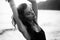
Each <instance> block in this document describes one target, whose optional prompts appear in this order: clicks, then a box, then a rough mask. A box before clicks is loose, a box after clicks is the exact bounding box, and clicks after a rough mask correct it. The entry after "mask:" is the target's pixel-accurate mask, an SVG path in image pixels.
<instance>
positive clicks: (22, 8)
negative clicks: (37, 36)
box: [13, 3, 37, 26]
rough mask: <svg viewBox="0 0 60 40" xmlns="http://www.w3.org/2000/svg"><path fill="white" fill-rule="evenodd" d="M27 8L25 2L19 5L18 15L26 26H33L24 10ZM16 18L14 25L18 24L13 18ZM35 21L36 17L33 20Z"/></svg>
mask: <svg viewBox="0 0 60 40" xmlns="http://www.w3.org/2000/svg"><path fill="white" fill-rule="evenodd" d="M26 8H27V4H26V3H23V4H21V5H19V7H18V8H17V11H18V17H19V19H20V20H21V21H22V23H23V24H24V25H25V26H31V25H30V23H29V22H28V20H29V19H28V18H26V17H25V15H24V10H25V9H26ZM13 20H14V26H15V25H16V21H15V19H14V18H13ZM33 21H34V23H36V21H35V19H34V20H33ZM36 24H37V23H36Z"/></svg>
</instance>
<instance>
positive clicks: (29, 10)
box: [24, 7, 35, 20]
mask: <svg viewBox="0 0 60 40" xmlns="http://www.w3.org/2000/svg"><path fill="white" fill-rule="evenodd" d="M24 15H25V17H26V18H28V19H30V20H32V19H34V17H35V13H34V11H33V10H32V8H30V7H27V8H26V9H25V11H24Z"/></svg>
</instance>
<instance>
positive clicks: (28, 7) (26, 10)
mask: <svg viewBox="0 0 60 40" xmlns="http://www.w3.org/2000/svg"><path fill="white" fill-rule="evenodd" d="M31 9H32V5H31V4H29V5H27V8H26V9H25V10H24V12H28V11H30V10H31Z"/></svg>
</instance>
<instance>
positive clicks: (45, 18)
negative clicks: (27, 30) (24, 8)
mask: <svg viewBox="0 0 60 40" xmlns="http://www.w3.org/2000/svg"><path fill="white" fill-rule="evenodd" d="M36 1H37V4H38V24H39V26H40V27H42V29H43V30H44V31H45V34H46V39H47V40H60V0H36ZM14 2H15V4H16V7H18V6H19V4H21V3H27V4H28V5H29V4H31V3H30V2H28V1H27V0H14ZM12 15H13V13H12V10H11V8H10V6H9V3H8V2H6V1H5V0H0V32H1V30H3V29H10V28H14V26H13V25H12V23H11V22H12ZM0 40H26V39H25V38H24V37H23V35H22V34H21V33H20V32H19V31H18V30H16V31H7V32H5V33H4V34H2V35H1V34H0Z"/></svg>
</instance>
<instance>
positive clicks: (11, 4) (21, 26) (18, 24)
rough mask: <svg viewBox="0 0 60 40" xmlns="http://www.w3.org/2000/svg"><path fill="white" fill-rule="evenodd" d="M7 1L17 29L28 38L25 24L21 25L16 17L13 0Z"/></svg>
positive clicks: (16, 12)
mask: <svg viewBox="0 0 60 40" xmlns="http://www.w3.org/2000/svg"><path fill="white" fill-rule="evenodd" d="M7 1H8V2H9V4H10V7H11V9H12V12H13V17H14V19H15V21H16V23H17V26H18V29H19V31H20V32H22V34H23V35H24V36H25V38H26V39H28V40H29V39H30V38H29V34H28V33H27V30H26V28H25V26H24V25H23V23H22V22H21V20H20V19H19V18H18V11H17V8H16V7H15V4H14V1H13V0H7Z"/></svg>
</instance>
